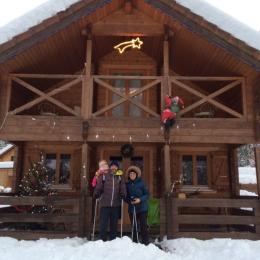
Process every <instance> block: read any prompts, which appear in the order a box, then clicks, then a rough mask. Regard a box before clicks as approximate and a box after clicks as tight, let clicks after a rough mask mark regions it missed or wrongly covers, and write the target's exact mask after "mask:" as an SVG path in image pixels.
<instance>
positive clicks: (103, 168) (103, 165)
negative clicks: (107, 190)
mask: <svg viewBox="0 0 260 260" xmlns="http://www.w3.org/2000/svg"><path fill="white" fill-rule="evenodd" d="M98 167H99V169H98V170H97V171H96V173H95V176H94V177H93V179H92V182H91V184H92V187H93V188H95V187H96V185H97V179H98V177H99V176H100V175H102V174H107V173H108V172H109V166H108V163H107V161H106V160H100V161H99V162H98Z"/></svg>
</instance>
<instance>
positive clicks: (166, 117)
mask: <svg viewBox="0 0 260 260" xmlns="http://www.w3.org/2000/svg"><path fill="white" fill-rule="evenodd" d="M164 101H165V109H164V110H163V112H162V117H161V120H162V123H163V125H164V127H165V129H169V128H170V127H171V126H172V125H173V124H174V123H175V117H176V115H177V113H178V112H179V111H180V110H181V109H183V108H184V102H183V100H182V99H181V98H180V97H178V96H174V97H171V96H169V95H166V96H165V99H164Z"/></svg>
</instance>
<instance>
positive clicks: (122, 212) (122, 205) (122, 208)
mask: <svg viewBox="0 0 260 260" xmlns="http://www.w3.org/2000/svg"><path fill="white" fill-rule="evenodd" d="M123 217H124V201H123V199H122V200H121V238H122V237H123Z"/></svg>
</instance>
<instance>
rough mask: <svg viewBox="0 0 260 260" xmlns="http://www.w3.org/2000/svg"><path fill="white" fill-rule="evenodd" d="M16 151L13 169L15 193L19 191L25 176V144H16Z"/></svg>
mask: <svg viewBox="0 0 260 260" xmlns="http://www.w3.org/2000/svg"><path fill="white" fill-rule="evenodd" d="M15 145H16V148H15V149H16V151H15V156H14V168H13V185H12V188H13V189H14V192H17V191H18V188H19V184H20V182H21V179H22V177H23V176H22V175H23V162H24V143H23V142H19V143H15Z"/></svg>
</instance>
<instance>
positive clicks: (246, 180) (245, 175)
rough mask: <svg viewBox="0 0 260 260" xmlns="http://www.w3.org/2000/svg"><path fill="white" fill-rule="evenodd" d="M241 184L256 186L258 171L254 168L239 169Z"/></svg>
mask: <svg viewBox="0 0 260 260" xmlns="http://www.w3.org/2000/svg"><path fill="white" fill-rule="evenodd" d="M238 171H239V183H241V184H256V169H255V168H254V167H239V168H238Z"/></svg>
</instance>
